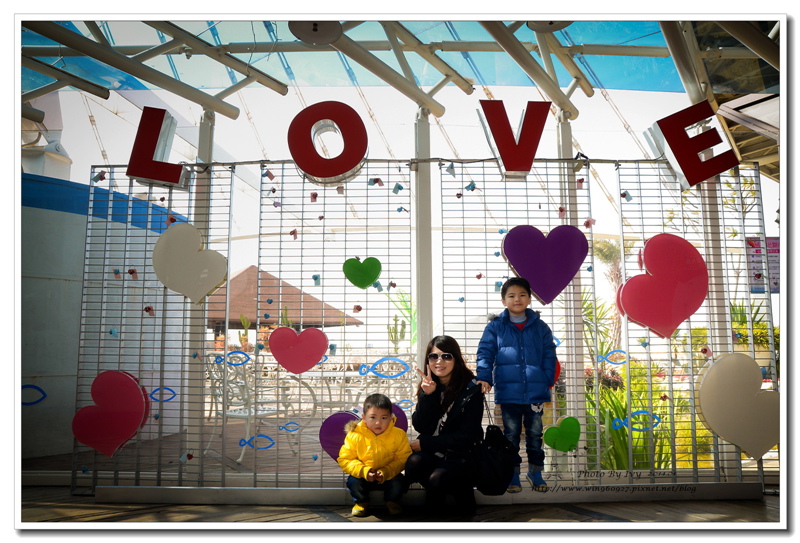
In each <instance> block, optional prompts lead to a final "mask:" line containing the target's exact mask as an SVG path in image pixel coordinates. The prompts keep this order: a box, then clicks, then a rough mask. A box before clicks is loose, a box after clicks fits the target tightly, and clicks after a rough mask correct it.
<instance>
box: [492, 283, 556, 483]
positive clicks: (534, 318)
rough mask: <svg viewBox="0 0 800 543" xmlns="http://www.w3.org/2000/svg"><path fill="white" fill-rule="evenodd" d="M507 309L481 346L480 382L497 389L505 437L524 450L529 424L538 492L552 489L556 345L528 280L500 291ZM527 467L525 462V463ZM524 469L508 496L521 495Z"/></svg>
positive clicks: (532, 474) (533, 479)
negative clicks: (547, 471) (545, 441)
mask: <svg viewBox="0 0 800 543" xmlns="http://www.w3.org/2000/svg"><path fill="white" fill-rule="evenodd" d="M500 293H501V296H502V300H503V305H504V306H505V308H506V309H505V310H504V311H503V312H502V313H500V315H499V316H498V317H497V318H495V319H494V320H492V321H490V322H489V324H487V325H486V329H485V330H484V331H483V336H482V337H481V341H480V343H479V344H478V375H477V381H478V383H479V384H480V385H481V388H482V390H483V392H484V394H485V393H487V392H489V391H490V390H491V389H492V386H494V388H495V392H494V401H495V403H498V404H500V411H501V413H502V415H503V433H504V434H505V436H506V437H507V438H508V440H509V441H511V443H513V444H514V445H515V446H516V447H517V449H519V442H520V435H521V433H522V427H521V423H523V424H524V425H525V449H526V453H527V456H528V473H527V478H528V481H529V482H530V484H531V487H533V489H534V490H537V491H539V492H546V491H547V483H545V482H544V479H543V478H542V470H543V469H544V451H543V450H542V412H543V411H544V403H545V402H549V401H550V387H551V386H552V385H553V381H554V380H555V374H556V345H555V343H554V342H553V332H552V331H551V330H550V327H549V326H548V325H547V324H546V323H545V322H544V321H543V320H542V319H541V318H540V317H539V314H538V313H536V312H535V311H533V310H532V309H530V308H529V307H528V306H529V305H530V303H531V286H530V284H529V283H528V281H527V280H526V279H524V278H522V277H512V278H511V279H509V280H507V281H506V282H505V283H504V284H503V287H502V289H501V291H500ZM520 463H521V459H520ZM519 474H520V469H519V466H517V468H516V473H515V474H514V477H513V478H512V479H511V483H510V484H509V486H508V492H511V493H513V492H520V491H521V490H522V487H521V486H520V479H519Z"/></svg>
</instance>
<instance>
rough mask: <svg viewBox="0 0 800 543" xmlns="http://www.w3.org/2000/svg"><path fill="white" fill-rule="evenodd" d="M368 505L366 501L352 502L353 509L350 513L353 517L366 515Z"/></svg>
mask: <svg viewBox="0 0 800 543" xmlns="http://www.w3.org/2000/svg"><path fill="white" fill-rule="evenodd" d="M368 505H369V504H368V503H367V502H356V503H355V504H353V510H352V511H351V512H350V513H351V514H352V515H353V516H354V517H366V516H367V506H368Z"/></svg>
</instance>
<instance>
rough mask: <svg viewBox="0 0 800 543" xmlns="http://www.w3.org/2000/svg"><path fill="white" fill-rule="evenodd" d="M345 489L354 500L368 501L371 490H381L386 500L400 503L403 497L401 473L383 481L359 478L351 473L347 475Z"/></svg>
mask: <svg viewBox="0 0 800 543" xmlns="http://www.w3.org/2000/svg"><path fill="white" fill-rule="evenodd" d="M347 490H349V491H350V495H351V496H352V497H353V501H354V502H359V503H363V502H368V501H369V493H370V491H371V490H382V491H383V500H384V501H387V502H395V503H400V500H401V499H402V498H403V490H404V488H403V474H402V473H401V474H399V475H398V476H397V477H395V478H394V479H389V480H388V481H384V482H383V483H378V482H374V481H373V482H370V481H367V480H366V479H359V478H358V477H353V476H352V475H348V476H347Z"/></svg>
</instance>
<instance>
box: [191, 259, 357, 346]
mask: <svg viewBox="0 0 800 543" xmlns="http://www.w3.org/2000/svg"><path fill="white" fill-rule="evenodd" d="M229 287H230V289H231V297H230V308H229V310H228V328H229V329H231V328H233V329H237V328H238V329H241V328H242V323H241V319H240V315H244V316H245V317H247V318H248V319H249V320H250V322H251V323H253V325H254V326H255V323H256V322H258V324H259V325H261V326H263V325H280V324H281V318H282V317H283V318H284V319H287V320H288V321H291V323H292V325H293V326H294V327H295V328H297V327H301V328H322V327H326V326H350V325H353V324H355V325H361V324H364V323H363V322H362V321H360V320H358V319H356V318H353V317H351V316H349V315H347V314H346V313H344V312H342V311H340V310H338V309H336V308H335V307H333V306H332V305H329V304H326V303H325V302H323V301H322V300H320V299H319V298H316V297H314V296H312V295H310V294H308V293H306V292H303V291H302V290H300V289H298V288H297V287H294V286H292V285H290V284H289V283H287V282H285V281H281V280H280V279H278V278H277V277H275V276H274V275H272V274H270V273H267V272H265V271H264V270H259V269H258V268H257V267H256V266H250V267H249V268H245V269H244V270H241V271H239V272H237V273H236V274H234V275H233V276H232V277H231V278H230V280H228V282H227V283H226V284H225V285H224V286H222V287H220V288H219V289H218V290H217V291H216V292H214V293H213V294H212V295H211V296H209V297H208V298H207V300H206V304H207V306H208V327H209V328H211V329H214V330H220V329H222V328H224V325H225V296H226V294H227V291H228V288H229ZM259 287H260V292H259ZM259 297H260V298H261V304H260V306H261V308H262V313H261V315H259V312H258V306H259V304H258V302H257V298H259ZM267 299H272V300H273V303H272V304H269V305H267ZM264 308H268V309H266V310H264ZM264 313H267V314H268V315H269V318H268V319H265V318H264Z"/></svg>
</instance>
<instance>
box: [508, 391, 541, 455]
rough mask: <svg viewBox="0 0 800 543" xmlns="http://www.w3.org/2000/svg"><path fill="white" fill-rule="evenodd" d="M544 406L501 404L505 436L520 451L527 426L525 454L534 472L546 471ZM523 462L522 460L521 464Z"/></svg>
mask: <svg viewBox="0 0 800 543" xmlns="http://www.w3.org/2000/svg"><path fill="white" fill-rule="evenodd" d="M541 405H542V404H534V405H531V404H516V403H503V404H500V412H501V413H502V415H503V434H504V435H505V436H506V439H508V440H509V441H510V442H511V443H512V444H513V445H514V446H515V447H516V448H517V450H519V441H520V436H521V435H522V424H524V425H525V452H526V453H527V455H528V464H530V465H531V469H532V471H542V470H544V450H542V411H543V410H542V407H541ZM521 461H522V460H521V459H520V462H521Z"/></svg>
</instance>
